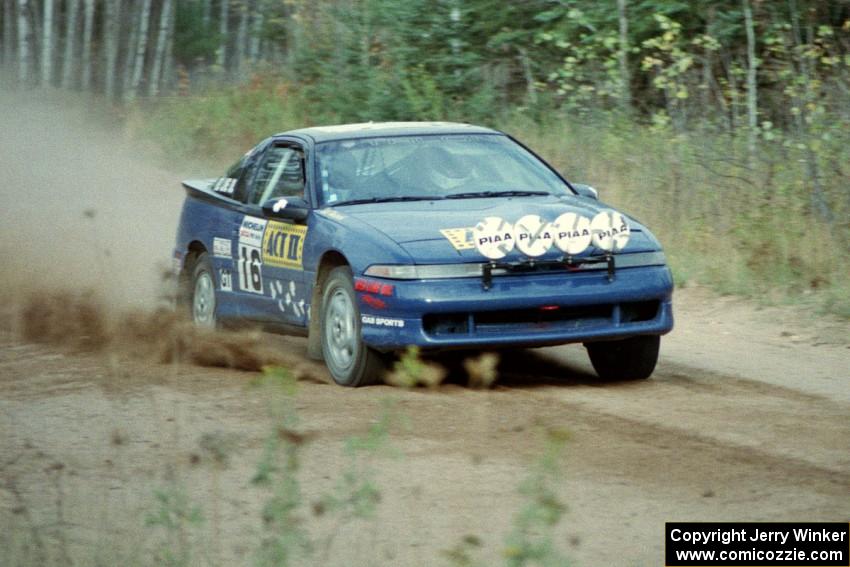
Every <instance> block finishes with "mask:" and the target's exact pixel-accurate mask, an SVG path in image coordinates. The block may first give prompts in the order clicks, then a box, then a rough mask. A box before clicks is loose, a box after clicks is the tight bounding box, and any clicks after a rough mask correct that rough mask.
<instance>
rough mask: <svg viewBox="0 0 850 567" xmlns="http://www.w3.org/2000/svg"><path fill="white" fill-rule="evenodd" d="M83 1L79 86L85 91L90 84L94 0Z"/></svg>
mask: <svg viewBox="0 0 850 567" xmlns="http://www.w3.org/2000/svg"><path fill="white" fill-rule="evenodd" d="M83 1H84V3H85V12H84V14H83V56H82V67H83V74H82V78H81V80H80V88H81V89H82V90H84V91H87V90H88V89H89V87H90V86H91V75H92V73H91V66H92V58H91V48H92V45H91V42H92V35H93V31H94V0H83Z"/></svg>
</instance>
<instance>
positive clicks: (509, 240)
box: [441, 211, 631, 260]
mask: <svg viewBox="0 0 850 567" xmlns="http://www.w3.org/2000/svg"><path fill="white" fill-rule="evenodd" d="M448 230H451V231H459V230H461V229H446V231H441V232H442V233H443V235H444V236H446V238H448V239H449V241H450V242H452V245H453V246H454V247H455V248H456V249H458V250H460V249H461V248H459V247H458V245H457V244H455V242H454V241H453V240H452V237H450V236H449V235H448V234H446V232H447V231H448ZM471 230H472V246H473V247H474V248H475V249H477V250H478V252H479V253H480V254H481V255H482V256H485V257H486V258H489V259H491V260H499V259H501V258H504V257H505V256H507V255H508V254H509V253H510V252H511V251H512V250H513V249H514V248H516V249H517V250H519V251H520V252H522V253H523V254H525V255H526V256H529V257H532V258H537V257H539V256H542V255H543V254H545V253H546V252H548V251H549V249H550V248H552V246H555V247H557V248H558V249H559V250H560V251H561V252H564V253H565V254H570V255H574V254H580V253H581V252H584V251H585V250H586V249H587V248H588V247H589V246H590V245H591V243H592V244H593V245H594V246H596V247H597V248H599V249H601V250H605V251H606V252H614V251H619V250H622V249H623V248H625V247H626V244H628V242H629V236H630V234H631V228H630V227H629V224H628V222H626V219H625V218H624V217H623V215H621V214H620V213H617V212H615V211H602V212H600V213H598V214H596V216H594V217H593V219H588V218H587V217H584V216H581V215H577V214H575V213H564V214H562V215H561V216H559V217H558V218H557V219H555V221H554V222H546V221H545V220H544V219H542V218H540V217H539V216H537V215H526V216H524V217H522V218H520V219H519V220H518V221H516V223H514V224H511V223H509V222H508V221H506V220H504V219H502V218H499V217H487V218H485V219H484V220H482V221H481V222H479V223H478V224H477V225H475V227H473V228H472V229H471Z"/></svg>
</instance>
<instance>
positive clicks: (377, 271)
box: [363, 251, 667, 280]
mask: <svg viewBox="0 0 850 567" xmlns="http://www.w3.org/2000/svg"><path fill="white" fill-rule="evenodd" d="M666 263H667V260H666V258H665V257H664V252H661V251H657V252H636V253H633V254H616V255H615V256H614V265H615V267H616V268H636V267H639V266H663V265H665V264H666ZM483 266H484V264H482V263H476V264H425V265H412V264H373V265H371V266H369V267H368V268H367V269H366V271H365V272H363V275H364V276H371V277H375V278H386V279H390V280H428V279H448V278H470V277H480V276H481V275H482V273H483V270H482V268H483ZM577 268H578V269H580V270H605V269H607V268H606V266H605V264H604V263H597V264H578V266H577ZM491 273H492V275H494V276H498V275H502V274H506V273H508V270H506V269H504V268H496V269H494V270H493V271H492V272H491Z"/></svg>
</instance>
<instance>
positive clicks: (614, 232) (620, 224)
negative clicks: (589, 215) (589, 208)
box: [590, 211, 631, 252]
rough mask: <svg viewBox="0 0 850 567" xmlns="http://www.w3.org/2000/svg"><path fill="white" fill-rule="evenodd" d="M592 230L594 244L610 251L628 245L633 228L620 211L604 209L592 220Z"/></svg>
mask: <svg viewBox="0 0 850 567" xmlns="http://www.w3.org/2000/svg"><path fill="white" fill-rule="evenodd" d="M590 232H591V235H592V236H591V239H592V240H593V244H595V245H596V246H598V247H599V248H601V249H603V250H607V251H609V252H610V251H612V250H622V249H623V248H625V247H626V244H628V242H629V235H630V234H631V229H630V228H629V223H627V222H626V219H625V218H623V215H621V214H620V213H616V212H614V211H602V212H601V213H599V214H598V215H596V216H595V217H593V220H592V221H590Z"/></svg>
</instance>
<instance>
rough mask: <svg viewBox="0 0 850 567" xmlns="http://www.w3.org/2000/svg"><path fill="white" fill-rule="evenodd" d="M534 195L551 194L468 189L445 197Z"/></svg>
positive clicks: (545, 192)
mask: <svg viewBox="0 0 850 567" xmlns="http://www.w3.org/2000/svg"><path fill="white" fill-rule="evenodd" d="M536 195H551V193H549V192H547V191H470V192H469V193H452V194H451V195H446V196H445V198H446V199H485V198H488V197H534V196H536Z"/></svg>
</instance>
